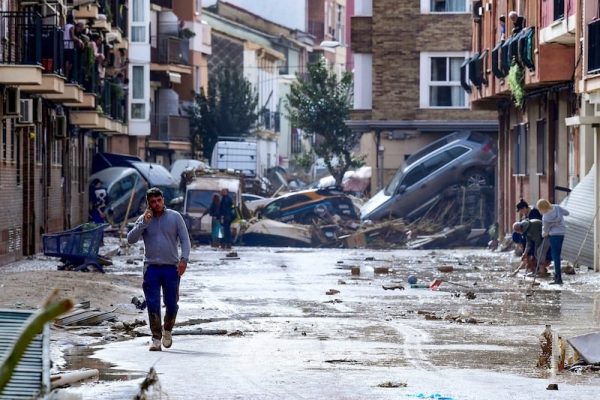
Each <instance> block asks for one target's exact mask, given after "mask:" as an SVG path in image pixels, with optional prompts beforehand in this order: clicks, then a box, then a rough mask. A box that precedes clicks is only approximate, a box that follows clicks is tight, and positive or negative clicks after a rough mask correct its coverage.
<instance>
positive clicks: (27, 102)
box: [19, 99, 33, 124]
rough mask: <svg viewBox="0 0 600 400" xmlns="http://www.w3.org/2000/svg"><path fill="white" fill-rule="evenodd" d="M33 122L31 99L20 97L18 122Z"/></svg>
mask: <svg viewBox="0 0 600 400" xmlns="http://www.w3.org/2000/svg"><path fill="white" fill-rule="evenodd" d="M32 123H33V99H22V100H21V104H20V113H19V124H32Z"/></svg>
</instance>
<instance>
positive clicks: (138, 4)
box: [131, 0, 144, 22]
mask: <svg viewBox="0 0 600 400" xmlns="http://www.w3.org/2000/svg"><path fill="white" fill-rule="evenodd" d="M131 21H132V22H144V0H132V1H131Z"/></svg>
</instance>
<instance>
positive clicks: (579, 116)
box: [553, 0, 600, 271]
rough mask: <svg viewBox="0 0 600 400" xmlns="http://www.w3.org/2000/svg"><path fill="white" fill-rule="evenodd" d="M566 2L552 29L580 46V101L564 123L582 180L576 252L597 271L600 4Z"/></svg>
mask: <svg viewBox="0 0 600 400" xmlns="http://www.w3.org/2000/svg"><path fill="white" fill-rule="evenodd" d="M565 3H566V4H565V9H564V11H563V18H562V19H560V18H559V19H558V20H557V21H556V22H554V24H553V27H556V28H557V30H560V31H561V32H564V30H565V29H566V30H567V31H568V32H569V33H570V34H571V35H572V34H573V31H574V33H575V38H574V40H575V43H581V46H576V48H575V59H576V62H575V66H576V68H575V74H574V78H575V81H574V85H575V91H576V93H577V94H578V98H579V103H578V104H576V106H577V107H578V109H577V110H576V112H574V113H573V115H572V116H571V117H568V118H566V119H565V124H566V125H567V127H569V129H572V130H573V132H574V133H575V134H576V135H577V137H578V140H579V146H578V148H577V149H576V150H577V151H578V152H579V157H578V160H576V163H577V164H578V165H579V173H580V176H581V177H582V179H581V183H580V184H579V185H578V187H577V188H576V189H581V192H582V195H581V196H579V197H580V198H581V201H580V202H578V207H577V212H578V216H580V217H583V218H581V223H580V224H579V229H578V231H577V235H575V236H576V237H575V240H576V241H578V242H579V243H582V244H583V246H582V245H581V244H579V243H578V244H579V245H578V246H577V249H579V248H582V249H583V251H582V253H584V254H586V255H587V262H588V265H590V266H591V265H593V266H594V269H595V270H596V271H600V223H598V219H599V218H600V216H599V215H598V205H600V193H599V192H598V188H599V187H600V176H599V174H598V161H599V159H598V157H599V155H600V140H599V137H598V134H600V130H599V128H600V19H598V16H599V15H600V4H599V3H598V2H597V1H589V0H582V1H565ZM555 4H556V2H553V5H555ZM559 5H560V4H559ZM559 13H560V11H559ZM565 240H566V239H565ZM576 256H577V255H576Z"/></svg>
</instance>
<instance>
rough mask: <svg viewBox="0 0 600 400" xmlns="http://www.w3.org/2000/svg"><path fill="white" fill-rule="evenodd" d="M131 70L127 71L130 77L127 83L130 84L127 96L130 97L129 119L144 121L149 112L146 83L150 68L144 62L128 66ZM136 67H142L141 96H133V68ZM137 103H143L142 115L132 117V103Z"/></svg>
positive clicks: (147, 85) (136, 68)
mask: <svg viewBox="0 0 600 400" xmlns="http://www.w3.org/2000/svg"><path fill="white" fill-rule="evenodd" d="M130 68H131V70H130V71H129V73H130V74H129V76H130V77H131V79H130V81H129V84H130V85H131V86H130V88H129V98H130V103H129V119H130V120H134V121H145V120H147V119H148V113H149V104H148V97H149V96H148V89H149V87H150V85H149V84H146V83H148V82H149V81H150V69H149V68H148V65H145V64H132V65H131V66H130ZM138 68H141V69H142V81H143V84H142V91H143V93H142V94H141V96H139V97H135V98H134V97H133V94H134V93H133V91H134V90H133V84H134V79H135V78H134V76H133V75H134V72H133V71H134V69H135V70H138V71H139V69H138ZM138 104H143V105H144V116H143V117H142V118H134V117H133V106H134V105H138Z"/></svg>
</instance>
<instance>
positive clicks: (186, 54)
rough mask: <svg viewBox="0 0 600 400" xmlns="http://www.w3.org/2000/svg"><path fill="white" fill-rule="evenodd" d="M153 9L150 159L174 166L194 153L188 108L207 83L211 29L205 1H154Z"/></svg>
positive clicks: (151, 29)
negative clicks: (205, 16) (204, 12)
mask: <svg viewBox="0 0 600 400" xmlns="http://www.w3.org/2000/svg"><path fill="white" fill-rule="evenodd" d="M150 3H151V4H150V5H151V7H150V13H149V21H150V24H149V27H150V28H149V29H150V32H149V35H150V36H149V37H150V45H149V50H150V63H149V65H150V68H149V85H147V86H146V85H145V86H144V87H145V88H147V90H148V91H149V93H148V96H147V98H148V99H149V115H150V136H149V137H148V136H147V137H146V139H147V142H146V146H147V153H146V157H145V158H146V159H147V160H148V161H153V162H157V163H159V164H162V165H165V166H167V167H168V166H170V165H171V164H172V163H173V162H174V161H175V160H176V159H179V158H198V157H199V154H192V145H191V136H190V123H189V118H188V116H187V112H186V108H187V107H188V106H189V105H191V103H192V101H193V99H194V93H197V92H199V91H200V88H201V87H206V85H207V82H208V70H207V68H208V67H207V66H208V56H209V55H210V54H211V51H212V46H211V30H210V27H209V26H208V25H207V24H203V23H202V2H201V1H189V0H151V1H150Z"/></svg>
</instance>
